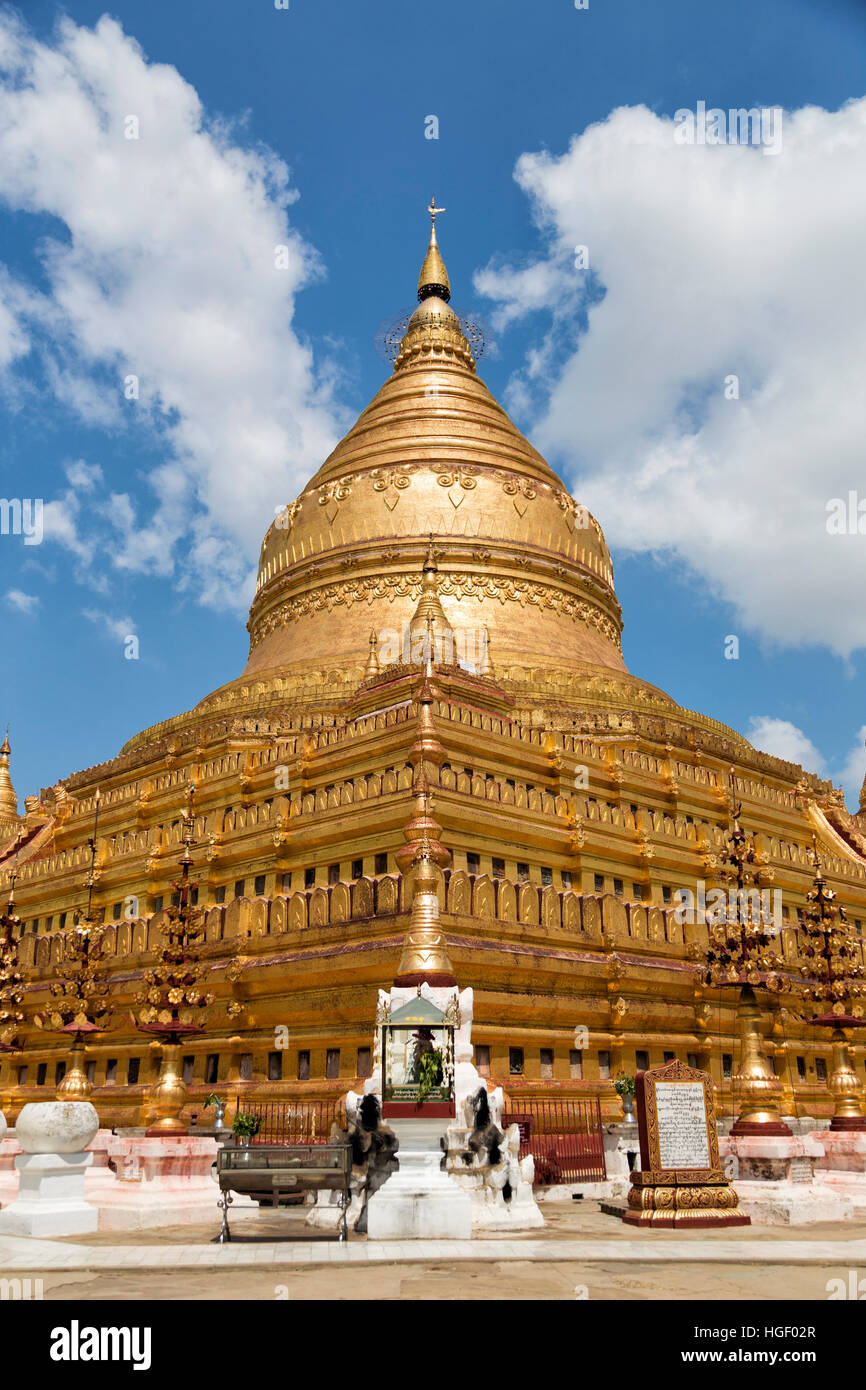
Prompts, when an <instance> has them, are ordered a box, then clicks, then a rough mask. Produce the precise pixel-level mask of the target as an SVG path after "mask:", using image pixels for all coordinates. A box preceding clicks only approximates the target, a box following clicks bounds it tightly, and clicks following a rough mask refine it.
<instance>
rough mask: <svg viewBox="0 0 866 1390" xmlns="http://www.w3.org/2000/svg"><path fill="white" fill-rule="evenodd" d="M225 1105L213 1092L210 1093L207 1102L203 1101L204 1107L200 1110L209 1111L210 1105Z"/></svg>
mask: <svg viewBox="0 0 866 1390" xmlns="http://www.w3.org/2000/svg"><path fill="white" fill-rule="evenodd" d="M225 1104H226V1101H224V1100H221V1099H220V1097H219V1096H218V1095H216V1094H215V1092H213V1091H211V1093H210V1095H209V1096H208V1098H207V1100H206V1101H205V1103H204V1105H203V1106H202V1109H203V1110H210V1108H211V1106H212V1105H225Z"/></svg>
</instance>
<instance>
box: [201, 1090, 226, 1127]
mask: <svg viewBox="0 0 866 1390" xmlns="http://www.w3.org/2000/svg"><path fill="white" fill-rule="evenodd" d="M227 1105H228V1101H227V1100H220V1098H219V1096H218V1095H215V1094H214V1092H213V1091H211V1093H210V1095H209V1096H208V1098H207V1100H206V1101H205V1103H204V1106H203V1107H202V1108H203V1109H204V1110H209V1109H210V1107H211V1106H214V1108H215V1110H216V1116H215V1118H214V1122H213V1128H214V1129H215V1130H216V1129H225V1128H226V1125H225V1123H224V1122H225V1115H226V1106H227Z"/></svg>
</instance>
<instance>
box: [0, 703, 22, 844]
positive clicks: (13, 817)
mask: <svg viewBox="0 0 866 1390" xmlns="http://www.w3.org/2000/svg"><path fill="white" fill-rule="evenodd" d="M11 751H12V750H11V749H10V747H9V728H8V726H7V728H6V737H5V738H4V740H3V743H2V745H0V825H9V824H11V823H12V822H13V821H17V820H18V797H17V796H16V795H15V788H14V787H13V785H12V778H11V777H10V775H9V757H10V754H11Z"/></svg>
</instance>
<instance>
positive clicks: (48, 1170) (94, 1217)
mask: <svg viewBox="0 0 866 1390" xmlns="http://www.w3.org/2000/svg"><path fill="white" fill-rule="evenodd" d="M98 1129H99V1118H98V1116H97V1114H96V1111H95V1110H94V1108H93V1106H92V1105H91V1104H90V1103H89V1101H56V1100H52V1101H44V1102H42V1103H41V1104H40V1103H38V1102H37V1103H30V1104H27V1105H25V1106H24V1108H23V1109H22V1111H21V1114H20V1115H19V1116H18V1123H17V1125H16V1126H15V1137H16V1139H17V1140H18V1142H19V1144H20V1145H21V1147H22V1149H23V1150H24V1152H23V1153H20V1154H18V1156H17V1157H16V1159H15V1168H16V1170H17V1173H18V1195H17V1196H16V1198H15V1201H14V1202H12V1203H11V1204H10V1205H9V1206H8V1207H4V1208H3V1210H2V1211H0V1234H3V1235H11V1236H79V1235H85V1234H86V1233H87V1232H88V1231H95V1230H96V1227H97V1222H98V1220H99V1213H98V1211H97V1209H96V1207H93V1206H91V1205H90V1203H89V1202H85V1200H84V1174H85V1172H86V1170H87V1169H88V1168H89V1167H90V1166H91V1164H92V1163H93V1154H92V1153H87V1152H86V1149H87V1145H88V1144H90V1143H91V1142H92V1140H93V1139H94V1137H95V1135H96V1132H97V1130H98Z"/></svg>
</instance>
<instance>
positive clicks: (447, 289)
mask: <svg viewBox="0 0 866 1390" xmlns="http://www.w3.org/2000/svg"><path fill="white" fill-rule="evenodd" d="M427 211H428V212H429V214H430V245H429V246H428V247H427V255H426V256H425V257H424V264H423V265H422V267H421V274H420V275H419V276H418V298H419V300H423V299H430V298H431V297H432V296H433V295H435V296H436V298H437V299H444V300H445V303H446V304H447V303H448V300H449V299H450V298H451V281H450V280H449V279H448V271H447V270H446V269H445V262H444V261H443V259H442V256H441V254H440V251H439V243H438V242H437V240H436V218H437V217H438V216H439V214H440V213H442V212H444V211H445V209H444V208H437V206H436V199H435V198H431V199H430V206H429V208H428V209H427Z"/></svg>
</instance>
